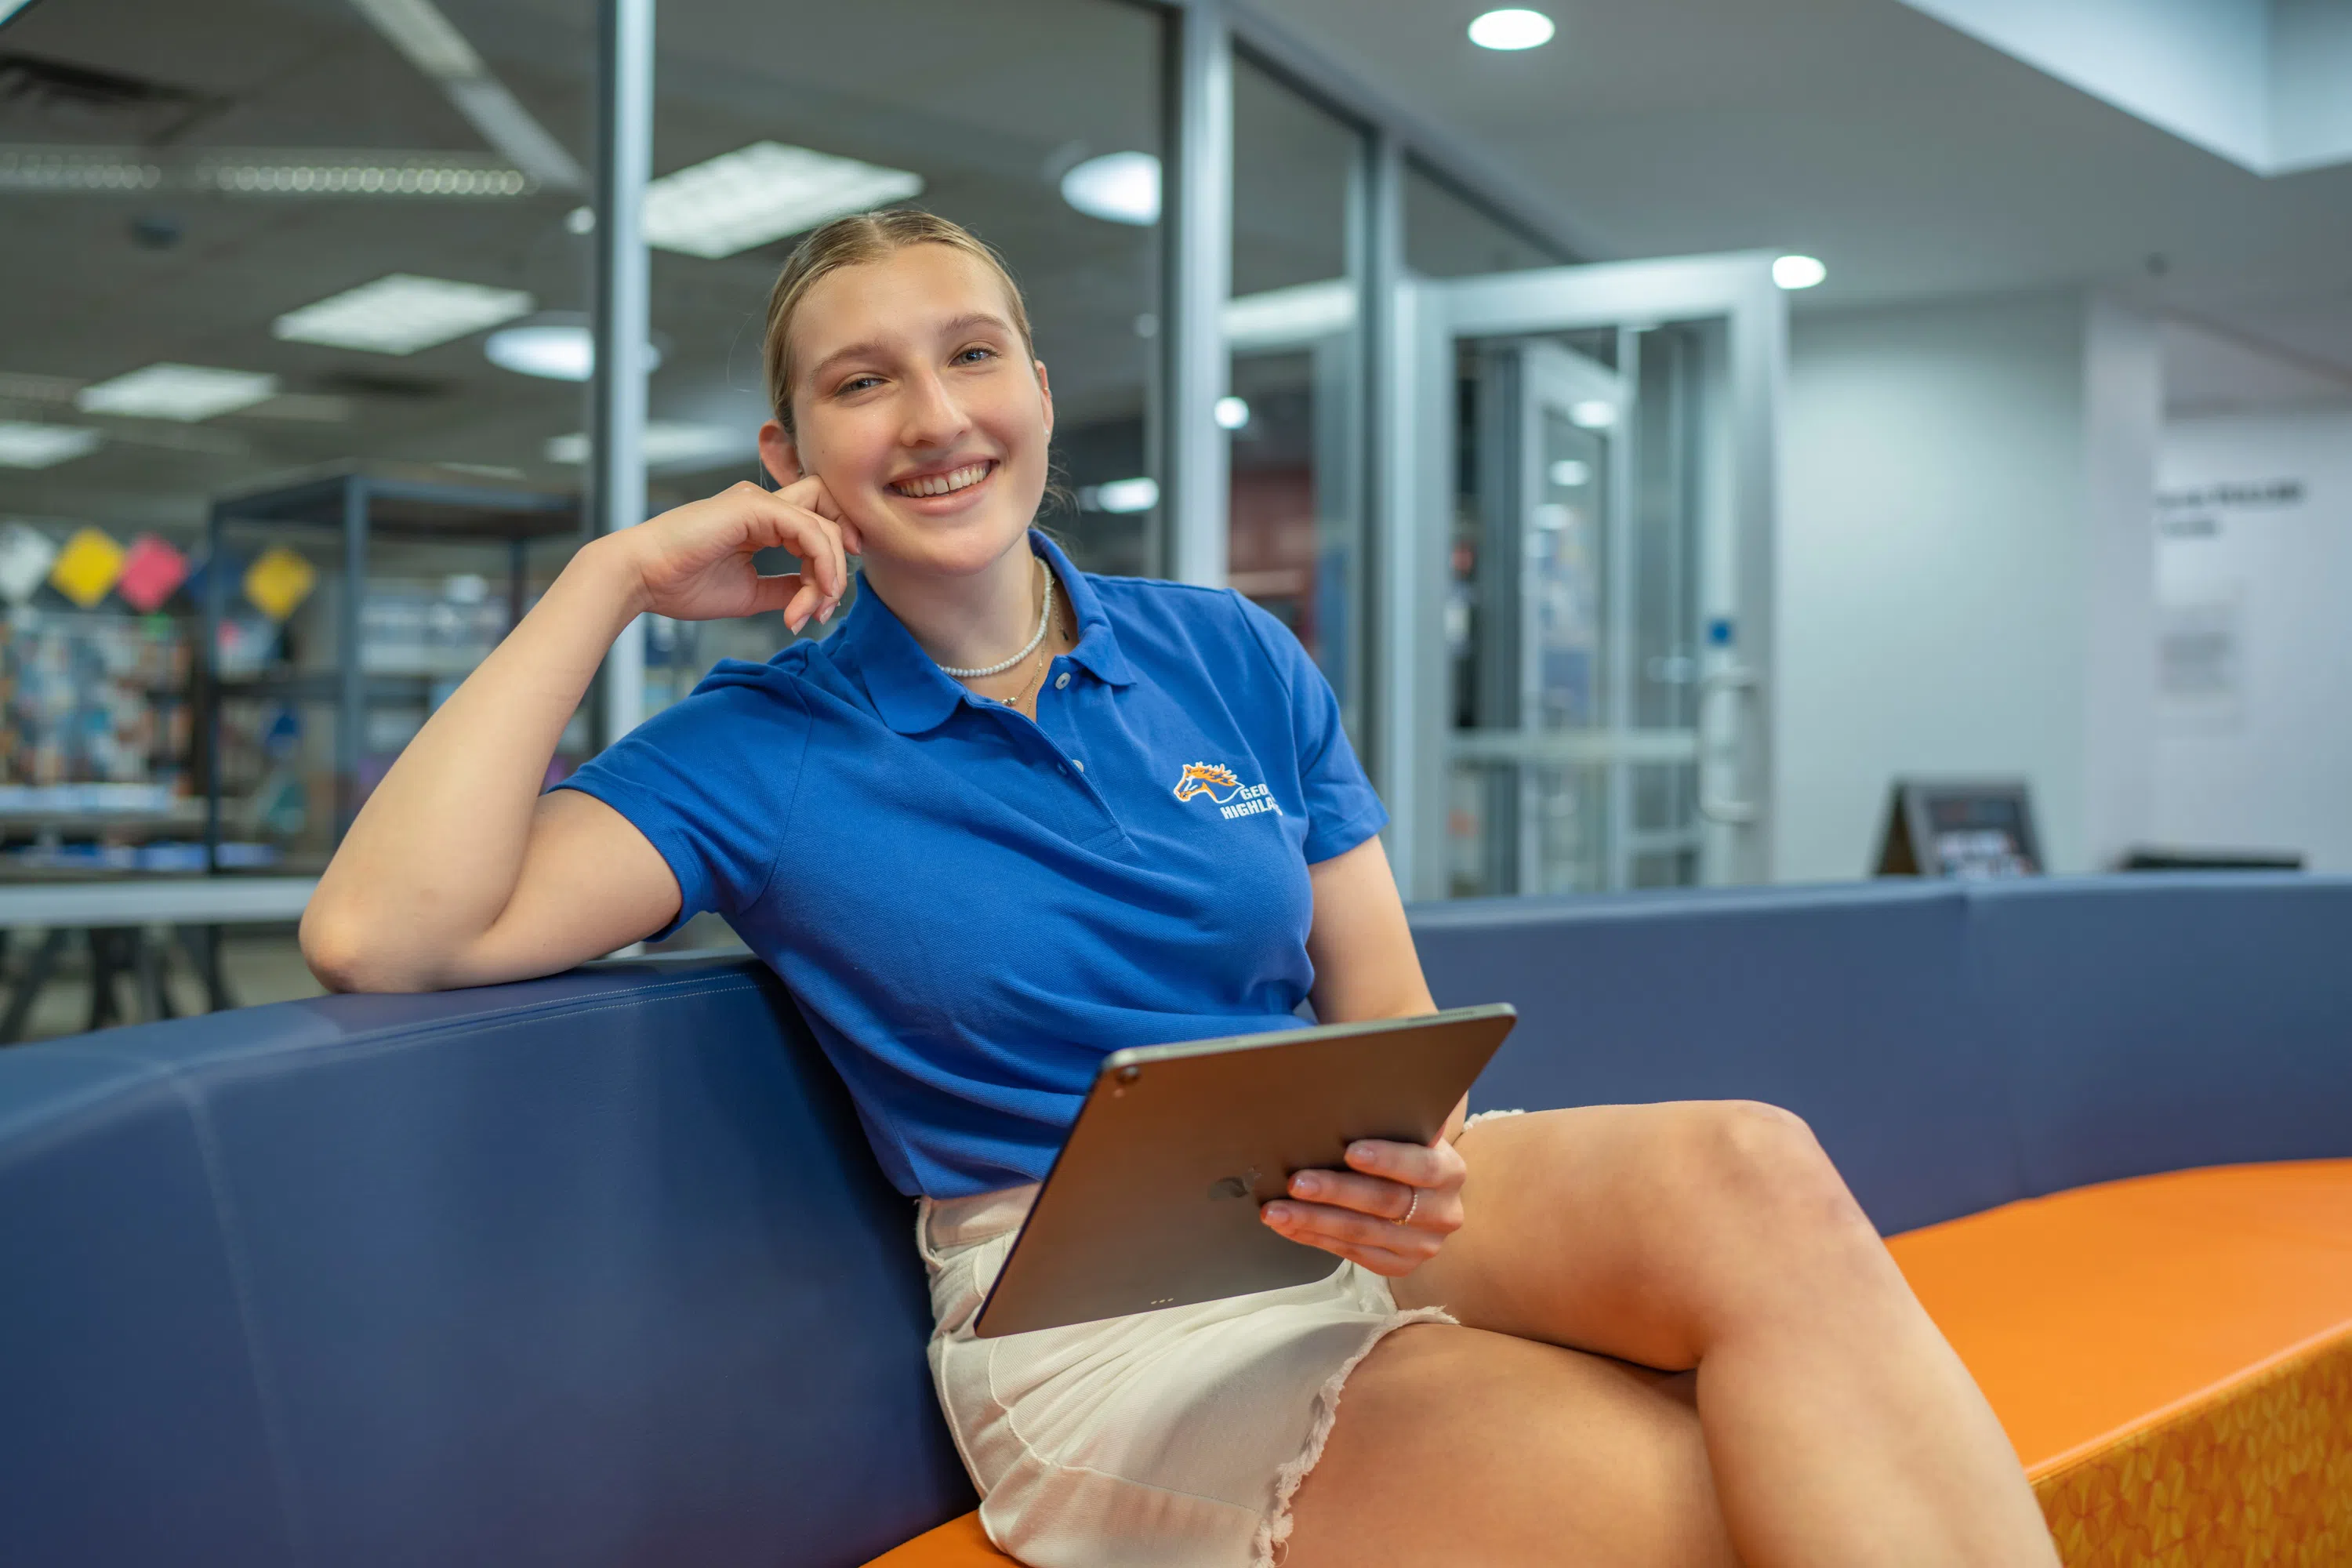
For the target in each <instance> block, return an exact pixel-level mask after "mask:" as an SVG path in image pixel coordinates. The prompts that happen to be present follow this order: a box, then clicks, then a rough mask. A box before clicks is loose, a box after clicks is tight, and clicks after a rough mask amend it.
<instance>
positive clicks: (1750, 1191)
mask: <svg viewBox="0 0 2352 1568" xmlns="http://www.w3.org/2000/svg"><path fill="white" fill-rule="evenodd" d="M1681 1109H1682V1110H1684V1111H1685V1112H1686V1114H1685V1115H1684V1116H1682V1117H1681V1118H1679V1120H1678V1125H1677V1126H1676V1128H1675V1137H1674V1140H1673V1142H1674V1149H1673V1152H1672V1156H1671V1157H1670V1159H1669V1160H1668V1161H1667V1162H1666V1164H1667V1167H1668V1170H1669V1172H1670V1173H1671V1175H1670V1178H1669V1179H1670V1180H1671V1182H1672V1183H1673V1185H1674V1187H1675V1193H1676V1195H1677V1197H1678V1198H1679V1199H1680V1200H1681V1201H1682V1202H1683V1203H1684V1204H1686V1205H1691V1206H1692V1207H1693V1208H1695V1209H1696V1210H1697V1211H1699V1213H1700V1214H1702V1215H1704V1216H1705V1218H1704V1220H1703V1221H1702V1222H1701V1223H1700V1224H1698V1225H1697V1226H1696V1229H1697V1230H1698V1231H1699V1232H1700V1233H1714V1234H1717V1235H1722V1234H1724V1233H1726V1232H1728V1233H1730V1234H1732V1235H1736V1236H1738V1237H1745V1238H1749V1239H1752V1240H1756V1241H1760V1242H1764V1243H1766V1244H1767V1245H1769V1246H1770V1247H1771V1248H1772V1250H1773V1251H1774V1252H1775V1253H1778V1254H1780V1256H1782V1257H1784V1258H1785V1257H1788V1256H1790V1253H1791V1250H1792V1247H1793V1248H1794V1250H1796V1251H1800V1252H1810V1251H1813V1250H1816V1249H1815V1248H1813V1247H1798V1246H1796V1244H1800V1243H1807V1242H1812V1243H1818V1242H1822V1241H1834V1240H1860V1239H1862V1238H1864V1237H1866V1238H1867V1239H1868V1240H1869V1241H1870V1242H1871V1243H1872V1244H1873V1245H1875V1244H1876V1241H1877V1232H1876V1231H1875V1230H1874V1229H1873V1228H1872V1226H1871V1225H1870V1221H1869V1219H1868V1217H1867V1216H1866V1215H1864V1214H1863V1212H1862V1206H1861V1205H1859V1204H1857V1203H1856V1202H1855V1201H1854V1198H1853V1194H1852V1193H1851V1192H1849V1191H1848V1190H1847V1188H1846V1184H1845V1181H1844V1178H1843V1177H1842V1176H1840V1175H1839V1174H1838V1173H1837V1167H1836V1166H1835V1165H1833V1164H1832V1163H1830V1157H1829V1155H1828V1153H1827V1152H1824V1151H1823V1150H1822V1145H1821V1142H1820V1140H1818V1139H1816V1138H1815V1137H1814V1136H1813V1130H1812V1129H1811V1127H1809V1126H1807V1125H1806V1123H1805V1121H1804V1119H1803V1118H1802V1117H1801V1116H1798V1115H1796V1114H1795V1113H1793V1112H1791V1111H1788V1110H1782V1109H1780V1107H1779V1106H1777V1105H1765V1104H1762V1103H1760V1102H1759V1101H1755V1100H1708V1101H1700V1102H1696V1103H1694V1104H1691V1105H1688V1106H1685V1107H1683V1108H1681ZM1695 1217H1696V1216H1695Z"/></svg>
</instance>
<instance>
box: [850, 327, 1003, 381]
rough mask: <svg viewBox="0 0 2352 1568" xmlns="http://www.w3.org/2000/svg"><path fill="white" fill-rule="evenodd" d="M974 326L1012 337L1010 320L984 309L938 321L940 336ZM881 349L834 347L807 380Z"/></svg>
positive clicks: (855, 345)
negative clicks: (990, 328)
mask: <svg viewBox="0 0 2352 1568" xmlns="http://www.w3.org/2000/svg"><path fill="white" fill-rule="evenodd" d="M974 327H994V328H995V329H996V330H997V331H1000V332H1003V334H1004V335H1005V336H1006V337H1012V336H1013V323H1012V322H1010V321H1006V320H1005V319H1004V318H1003V317H1002V316H998V315H992V314H991V313H989V312H988V311H986V310H973V311H971V312H969V313H967V314H965V315H961V316H958V317H957V318H956V319H955V320H953V321H942V322H940V329H939V331H940V336H941V337H953V336H954V335H955V334H957V333H958V332H964V331H971V329H972V328H974ZM882 350H883V345H882V344H880V343H878V342H863V343H851V344H849V345H848V346H847V347H845V348H838V349H835V350H834V351H833V352H832V353H829V354H827V355H825V356H824V358H823V359H821V360H819V361H817V362H816V363H815V365H814V366H813V367H812V368H811V369H810V371H809V380H810V381H811V382H816V381H821V380H823V379H824V373H825V372H826V371H828V370H830V369H831V368H832V367H833V366H834V365H835V363H838V362H840V361H842V360H845V359H862V358H865V357H866V356H867V355H879V354H880V353H882Z"/></svg>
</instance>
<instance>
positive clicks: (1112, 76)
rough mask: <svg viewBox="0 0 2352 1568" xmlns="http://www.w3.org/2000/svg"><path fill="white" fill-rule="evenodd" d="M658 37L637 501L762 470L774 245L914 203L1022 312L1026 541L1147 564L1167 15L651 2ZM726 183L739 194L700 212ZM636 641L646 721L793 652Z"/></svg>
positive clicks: (762, 633)
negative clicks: (990, 250) (1050, 485)
mask: <svg viewBox="0 0 2352 1568" xmlns="http://www.w3.org/2000/svg"><path fill="white" fill-rule="evenodd" d="M659 25H660V31H659V37H658V51H657V64H658V70H657V74H656V82H657V84H658V87H659V91H658V94H657V96H656V103H655V118H654V145H653V163H652V168H653V175H654V178H653V181H652V184H651V185H650V187H649V192H648V205H647V231H646V239H647V242H648V245H649V247H650V249H651V258H652V275H651V321H652V323H653V330H654V339H655V343H656V347H657V348H658V349H659V350H660V352H661V353H662V356H663V358H662V363H661V365H660V366H659V368H657V369H656V371H655V373H654V374H653V377H652V381H651V384H650V386H649V388H648V416H649V423H648V427H647V437H646V463H647V467H648V468H649V469H650V470H651V479H650V484H649V496H648V500H649V504H651V505H652V506H654V507H656V508H657V507H659V506H662V505H667V504H671V503H674V502H676V501H677V500H684V499H687V498H688V497H689V496H693V495H696V494H702V493H708V492H709V491H710V490H713V489H719V488H720V487H722V486H723V485H725V484H728V483H730V482H732V481H733V480H734V479H739V478H743V477H748V476H751V475H752V474H754V473H756V472H757V459H756V458H755V456H754V453H753V437H754V436H755V434H756V432H757V431H758V428H759V426H760V424H761V420H763V419H765V418H766V417H767V416H768V409H767V406H766V395H765V390H764V388H763V387H762V385H761V342H762V329H763V321H764V317H763V311H764V308H765V305H766V303H767V298H768V290H769V287H770V285H771V284H772V283H773V282H774V280H775V277H776V273H777V271H778V269H779V268H781V267H782V264H783V260H784V258H785V257H786V256H788V255H789V254H790V253H791V251H792V247H793V245H795V244H796V243H797V242H798V241H799V240H800V239H801V237H803V235H805V234H806V233H807V232H808V231H809V230H810V229H811V228H813V227H814V226H817V225H818V224H820V223H823V222H824V221H826V220H827V219H830V218H832V217H835V216H841V215H843V214H845V213H852V212H859V211H864V210H867V209H870V208H873V207H877V206H898V205H912V206H919V207H923V208H926V209H928V210H929V211H931V212H936V213H939V214H940V215H941V216H946V217H950V218H953V219H954V220H955V221H957V222H958V223H961V224H962V225H963V226H966V227H967V228H970V229H971V231H972V232H973V233H975V234H977V235H978V236H980V237H981V238H982V239H983V240H985V241H987V242H988V243H989V244H990V245H992V246H993V247H995V248H996V250H997V251H998V252H999V253H1000V254H1001V255H1002V256H1003V258H1004V260H1005V263H1006V265H1007V267H1008V268H1010V269H1011V271H1012V273H1013V277H1014V279H1016V280H1017V281H1018V282H1019V283H1020V285H1021V287H1022V289H1023V291H1024V295H1025V296H1026V298H1027V300H1028V305H1029V314H1030V321H1031V325H1032V327H1033V329H1034V332H1035V334H1036V344H1037V354H1038V357H1039V358H1040V359H1041V360H1043V361H1044V362H1045V366H1046V371H1047V374H1049V376H1050V377H1051V379H1052V385H1053V390H1054V406H1055V432H1054V458H1055V467H1054V482H1055V487H1056V489H1055V492H1054V493H1051V494H1049V497H1048V500H1047V504H1046V508H1045V511H1044V512H1043V513H1042V514H1041V516H1040V518H1039V520H1038V521H1039V524H1040V526H1042V527H1044V528H1045V530H1046V531H1049V532H1050V533H1052V534H1053V535H1054V536H1055V538H1056V539H1057V540H1059V541H1060V542H1061V543H1062V544H1063V545H1064V546H1065V547H1066V549H1067V550H1068V551H1069V552H1070V554H1071V557H1072V559H1073V560H1075V561H1076V563H1078V564H1079V565H1080V566H1083V567H1085V568H1087V570H1089V571H1095V572H1111V573H1126V574H1146V575H1156V574H1159V573H1160V571H1161V570H1163V568H1162V565H1161V561H1162V558H1163V556H1164V553H1165V545H1164V541H1163V540H1162V538H1161V530H1160V504H1159V495H1160V467H1159V458H1158V437H1157V434H1156V428H1155V422H1156V420H1157V417H1158V415H1157V410H1156V408H1155V407H1154V400H1155V396H1156V389H1157V387H1158V386H1159V384H1160V378H1159V374H1158V350H1159V337H1160V313H1161V305H1160V293H1161V289H1160V234H1159V223H1160V169H1161V163H1162V158H1161V152H1162V148H1161V142H1162V137H1163V133H1164V124H1163V122H1164V120H1165V115H1164V113H1163V110H1162V101H1161V99H1162V74H1163V47H1164V34H1165V32H1166V28H1167V24H1166V21H1165V19H1164V18H1163V16H1162V15H1161V14H1160V12H1158V11H1156V10H1154V9H1151V8H1149V7H1145V6H1140V5H1128V4H1123V3H1121V0H1005V3H1003V4H998V5H988V6H973V5H963V4H958V3H957V0H867V3H865V4H860V5H843V6H827V7H818V6H807V5H772V6H766V7H750V8H746V7H744V6H742V5H734V4H728V3H724V0H664V4H663V5H661V7H660V11H659ZM910 39H919V40H920V41H921V43H920V49H919V52H917V53H916V54H913V55H910V54H909V51H908V40H910ZM886 59H887V60H890V61H893V62H894V65H893V68H890V69H887V70H877V69H875V68H874V67H873V62H875V61H877V60H886ZM730 187H733V188H740V189H745V190H747V191H748V192H749V193H750V194H749V195H748V196H747V197H739V198H737V199H736V200H735V201H734V203H733V205H723V204H722V203H720V202H718V201H714V200H711V199H709V198H708V197H705V196H701V195H698V193H701V192H710V193H720V192H723V191H724V190H726V189H728V188H730ZM788 564H789V563H787V562H780V563H778V564H777V567H776V569H783V567H785V566H787V565H788ZM840 624H841V622H840V619H839V617H838V616H836V617H835V620H834V621H833V622H832V623H831V625H828V626H810V627H809V628H807V630H806V633H805V634H804V635H809V636H824V635H827V634H828V633H830V632H831V631H832V630H833V629H834V627H835V626H839V625H840ZM648 632H649V635H648V637H647V638H646V707H647V710H653V709H655V708H658V707H659V706H661V705H662V704H664V703H665V702H667V701H669V700H675V699H676V698H677V697H681V696H684V695H685V694H686V692H687V691H688V690H689V689H691V688H692V686H693V684H694V682H695V681H696V680H697V679H699V678H700V676H701V674H702V673H703V672H704V671H705V670H707V669H708V668H709V667H710V665H711V664H713V663H715V662H716V661H717V660H718V659H719V658H727V657H734V658H767V657H768V656H769V655H771V654H772V653H773V652H774V651H775V649H776V647H778V646H779V644H780V643H781V642H782V641H783V640H785V639H786V638H787V637H789V635H790V634H788V633H787V632H785V630H784V628H783V626H782V623H781V622H780V621H779V620H778V619H777V618H776V617H774V616H761V617H758V618H756V619H754V620H749V621H737V622H706V623H700V624H694V625H688V624H677V625H670V624H666V623H662V622H659V621H656V622H655V623H653V624H652V625H651V626H649V628H648Z"/></svg>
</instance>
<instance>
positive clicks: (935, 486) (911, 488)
mask: <svg viewBox="0 0 2352 1568" xmlns="http://www.w3.org/2000/svg"><path fill="white" fill-rule="evenodd" d="M995 467H996V462H995V460H994V459H993V458H983V459H982V460H981V461H979V462H977V463H966V464H965V465H964V466H963V467H961V468H950V469H949V470H948V471H947V472H945V473H943V474H921V475H918V476H917V477H915V478H914V479H893V480H892V481H891V482H890V489H891V490H892V492H893V493H895V494H898V495H902V496H908V497H912V498H915V499H918V500H921V499H927V498H929V497H931V496H948V495H953V494H955V492H956V491H958V490H965V489H971V487H972V486H974V485H976V484H978V483H980V481H981V480H982V479H986V478H988V476H989V474H990V473H991V472H992V471H993V470H994V468H995Z"/></svg>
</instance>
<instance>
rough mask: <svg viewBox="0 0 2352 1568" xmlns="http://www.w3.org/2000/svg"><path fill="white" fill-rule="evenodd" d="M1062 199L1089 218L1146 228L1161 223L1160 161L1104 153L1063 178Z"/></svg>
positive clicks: (1145, 156) (1143, 155) (1142, 155)
mask: <svg viewBox="0 0 2352 1568" xmlns="http://www.w3.org/2000/svg"><path fill="white" fill-rule="evenodd" d="M1062 199H1063V200H1064V201H1066V202H1067V203H1069V204H1070V205H1072V206H1074V207H1076V208H1077V209H1078V211H1080V212H1082V213H1084V214H1086V215H1087V216H1088V217H1098V218H1101V219H1103V220H1105V221H1106V222H1108V223H1128V224H1134V225H1136V226H1139V227H1148V226H1150V225H1152V224H1155V223H1158V222H1159V221H1160V160H1159V159H1157V158H1155V157H1153V156H1152V155H1151V154H1150V153H1104V154H1103V155H1102V156H1101V157H1099V158H1089V159H1087V161H1086V162H1085V163H1080V164H1077V165H1076V166H1075V167H1074V168H1072V169H1071V170H1070V172H1069V173H1068V174H1064V175H1063V176H1062Z"/></svg>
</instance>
